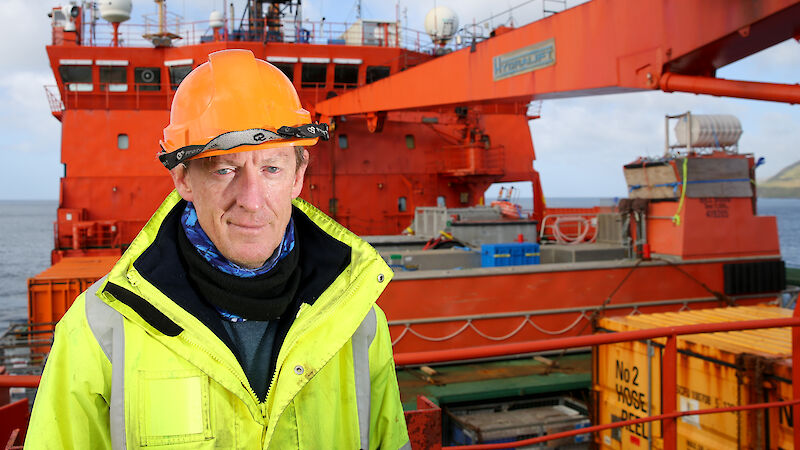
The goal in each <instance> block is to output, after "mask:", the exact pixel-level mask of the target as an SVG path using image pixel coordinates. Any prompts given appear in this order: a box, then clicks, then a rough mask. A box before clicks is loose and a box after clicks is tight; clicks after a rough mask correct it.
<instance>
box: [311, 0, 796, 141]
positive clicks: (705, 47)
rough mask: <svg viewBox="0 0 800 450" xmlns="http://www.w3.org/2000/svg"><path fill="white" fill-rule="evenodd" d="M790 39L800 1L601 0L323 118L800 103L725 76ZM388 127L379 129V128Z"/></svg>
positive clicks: (360, 97)
mask: <svg viewBox="0 0 800 450" xmlns="http://www.w3.org/2000/svg"><path fill="white" fill-rule="evenodd" d="M790 38H795V39H797V40H800V1H798V0H760V1H752V0H703V1H690V0H637V1H622V0H594V1H591V2H588V3H585V4H583V5H580V6H576V7H574V8H571V9H569V10H566V11H564V12H561V13H558V14H554V15H552V16H550V17H547V18H545V19H542V20H539V21H537V22H533V23H531V24H528V25H526V26H523V27H520V28H517V29H511V28H506V27H501V28H499V29H497V30H495V33H494V37H492V38H490V39H488V40H485V41H483V42H479V43H476V44H474V45H472V46H471V47H467V48H463V49H461V50H458V51H455V52H452V53H450V54H447V55H444V56H441V57H438V58H435V59H433V60H431V61H429V62H425V63H423V64H420V65H418V66H416V67H413V68H411V69H409V70H406V71H404V72H400V73H397V74H394V75H392V76H390V77H388V78H386V79H383V80H380V81H379V82H376V83H373V84H370V85H367V86H362V87H360V88H358V89H355V90H353V91H350V92H347V93H345V94H343V95H340V96H338V97H334V98H331V99H328V100H325V101H321V102H319V103H317V104H316V112H317V113H319V114H321V115H322V116H323V118H325V117H334V116H339V115H346V114H361V113H364V114H367V117H368V118H369V119H371V121H372V125H373V126H371V128H374V125H375V124H378V123H380V120H382V117H383V116H384V113H385V112H387V111H396V110H407V109H422V108H431V107H439V106H451V105H452V106H466V105H477V104H481V103H487V102H492V103H496V102H498V101H500V102H509V103H527V102H529V101H530V100H532V99H552V98H564V97H576V96H585V95H595V94H609V93H618V92H630V91H637V90H659V89H660V90H663V91H665V92H673V91H682V92H692V93H696V94H710V95H717V96H729V97H741V98H750V99H759V100H771V101H778V102H788V103H800V86H798V85H785V84H775V83H758V82H752V81H733V80H724V79H719V78H715V73H716V70H717V69H718V68H720V67H722V66H725V65H727V64H730V63H732V62H734V61H737V60H739V59H742V58H745V57H747V56H749V55H752V54H753V53H756V52H758V51H760V50H763V49H765V48H768V47H771V46H773V45H775V44H777V43H779V42H782V41H785V40H787V39H790ZM377 128H379V127H377Z"/></svg>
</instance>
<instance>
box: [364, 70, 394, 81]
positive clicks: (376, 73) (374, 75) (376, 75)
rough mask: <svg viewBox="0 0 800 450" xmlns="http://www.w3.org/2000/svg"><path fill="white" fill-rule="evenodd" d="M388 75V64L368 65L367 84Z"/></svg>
mask: <svg viewBox="0 0 800 450" xmlns="http://www.w3.org/2000/svg"><path fill="white" fill-rule="evenodd" d="M388 76H389V66H368V67H367V84H370V83H374V82H376V81H378V80H380V79H382V78H386V77H388Z"/></svg>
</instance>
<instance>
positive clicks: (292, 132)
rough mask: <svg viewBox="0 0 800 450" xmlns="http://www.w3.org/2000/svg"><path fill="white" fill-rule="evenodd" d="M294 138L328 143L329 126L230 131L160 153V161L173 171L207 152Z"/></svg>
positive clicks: (316, 125)
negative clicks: (207, 139)
mask: <svg viewBox="0 0 800 450" xmlns="http://www.w3.org/2000/svg"><path fill="white" fill-rule="evenodd" d="M292 138H301V139H303V138H306V139H308V138H320V139H322V140H325V141H327V140H329V139H330V135H329V134H328V124H327V123H310V124H307V125H300V126H298V127H287V126H284V127H280V128H278V131H277V132H275V131H270V130H265V129H263V128H251V129H249V130H240V131H229V132H227V133H222V134H220V135H219V136H217V137H215V138H214V139H212V140H211V141H210V142H209V143H208V144H206V145H187V146H185V147H181V148H179V149H177V150H175V151H173V152H169V153H167V152H162V153H159V154H158V159H159V160H160V161H161V164H163V165H164V167H166V168H167V169H169V170H172V169H174V168H175V167H176V166H177V165H178V164H180V163H182V162H184V161H188V160H190V159H192V158H194V157H195V156H197V155H199V154H200V153H203V152H205V151H207V150H230V149H232V148H236V147H239V146H242V145H259V144H263V143H264V142H268V141H274V140H281V139H292Z"/></svg>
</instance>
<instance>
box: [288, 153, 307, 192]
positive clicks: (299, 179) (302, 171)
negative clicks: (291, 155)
mask: <svg viewBox="0 0 800 450" xmlns="http://www.w3.org/2000/svg"><path fill="white" fill-rule="evenodd" d="M307 167H308V150H306V149H303V164H302V165H301V166H300V167H298V168H297V170H296V171H295V173H294V185H293V186H292V198H297V197H298V196H300V191H302V190H303V179H304V178H305V176H306V168H307Z"/></svg>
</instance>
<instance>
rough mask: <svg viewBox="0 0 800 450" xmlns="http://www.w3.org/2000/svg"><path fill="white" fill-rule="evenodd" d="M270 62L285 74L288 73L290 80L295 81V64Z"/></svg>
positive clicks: (287, 76)
mask: <svg viewBox="0 0 800 450" xmlns="http://www.w3.org/2000/svg"><path fill="white" fill-rule="evenodd" d="M270 64H272V65H273V66H275V67H277V68H278V69H280V70H281V72H283V74H284V75H286V78H288V79H289V81H294V64H288V63H276V62H273V63H270Z"/></svg>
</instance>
